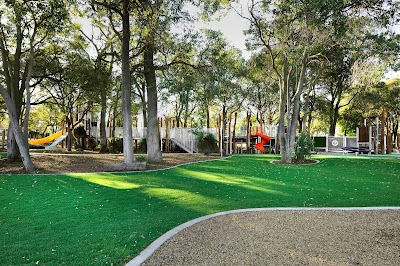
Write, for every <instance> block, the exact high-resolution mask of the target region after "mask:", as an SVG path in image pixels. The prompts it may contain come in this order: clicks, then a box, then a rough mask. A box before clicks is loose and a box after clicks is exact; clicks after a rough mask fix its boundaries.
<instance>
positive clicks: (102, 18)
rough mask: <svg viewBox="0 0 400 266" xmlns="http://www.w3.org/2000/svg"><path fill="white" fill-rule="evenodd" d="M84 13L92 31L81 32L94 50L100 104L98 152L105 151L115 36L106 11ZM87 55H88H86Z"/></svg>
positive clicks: (114, 56)
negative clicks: (89, 20) (89, 32)
mask: <svg viewBox="0 0 400 266" xmlns="http://www.w3.org/2000/svg"><path fill="white" fill-rule="evenodd" d="M91 13H94V14H91ZM86 15H87V17H88V18H90V19H91V24H92V33H91V34H87V33H85V32H84V31H83V30H82V29H81V34H82V35H83V36H84V37H85V39H86V40H87V41H88V42H89V43H90V44H91V46H92V47H93V48H94V50H95V52H96V54H95V57H94V58H92V59H91V60H92V61H93V63H94V71H95V73H96V83H97V88H98V91H99V94H98V100H97V102H98V103H99V105H100V152H105V151H107V134H106V113H107V100H108V99H109V98H110V94H111V88H112V85H113V81H112V74H113V73H112V72H113V67H114V62H115V61H116V52H115V48H114V42H115V41H116V39H117V37H116V36H115V34H114V31H113V29H112V26H111V25H109V23H107V22H109V21H107V20H108V19H107V17H106V16H107V12H102V10H98V12H90V10H86ZM88 57H90V55H88ZM96 98H97V97H96Z"/></svg>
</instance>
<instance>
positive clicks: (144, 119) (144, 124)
mask: <svg viewBox="0 0 400 266" xmlns="http://www.w3.org/2000/svg"><path fill="white" fill-rule="evenodd" d="M142 90H143V95H142V97H141V99H140V100H141V101H142V116H143V127H147V102H146V86H145V85H144V84H143V88H142Z"/></svg>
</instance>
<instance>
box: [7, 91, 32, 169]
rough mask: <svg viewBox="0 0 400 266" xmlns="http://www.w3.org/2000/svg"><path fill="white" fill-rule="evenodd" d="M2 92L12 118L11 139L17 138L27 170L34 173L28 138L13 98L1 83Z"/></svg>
mask: <svg viewBox="0 0 400 266" xmlns="http://www.w3.org/2000/svg"><path fill="white" fill-rule="evenodd" d="M0 94H1V95H2V96H3V99H4V101H5V103H6V106H7V110H8V114H9V118H10V128H9V131H12V133H9V135H10V134H12V135H13V137H12V138H11V141H12V142H14V141H13V139H14V140H15V142H16V144H17V145H18V148H19V151H20V154H21V157H22V163H23V164H24V167H25V171H26V172H27V173H33V172H34V171H35V165H34V164H33V163H32V160H31V157H30V155H29V146H28V139H27V138H24V135H23V133H22V130H21V128H20V126H19V123H18V116H17V109H16V108H15V105H14V102H13V100H12V99H11V97H10V95H9V94H8V92H7V91H6V89H5V88H4V87H3V86H2V85H1V84H0Z"/></svg>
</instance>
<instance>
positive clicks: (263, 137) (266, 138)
mask: <svg viewBox="0 0 400 266" xmlns="http://www.w3.org/2000/svg"><path fill="white" fill-rule="evenodd" d="M251 137H260V139H261V141H259V142H258V143H257V144H256V145H254V147H255V148H256V149H257V150H259V151H261V152H264V145H267V144H268V143H269V142H270V141H271V138H270V137H269V136H267V135H264V134H262V133H260V132H256V133H255V134H252V135H251Z"/></svg>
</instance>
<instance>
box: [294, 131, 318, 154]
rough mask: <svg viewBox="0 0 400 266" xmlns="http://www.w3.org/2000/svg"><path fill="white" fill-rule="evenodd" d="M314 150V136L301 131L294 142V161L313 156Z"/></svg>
mask: <svg viewBox="0 0 400 266" xmlns="http://www.w3.org/2000/svg"><path fill="white" fill-rule="evenodd" d="M313 150H314V143H313V140H312V138H310V136H308V134H307V132H305V131H303V132H301V133H300V135H299V136H298V137H297V141H296V143H295V144H294V161H295V162H304V161H305V160H306V159H307V158H310V157H311V151H313Z"/></svg>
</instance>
